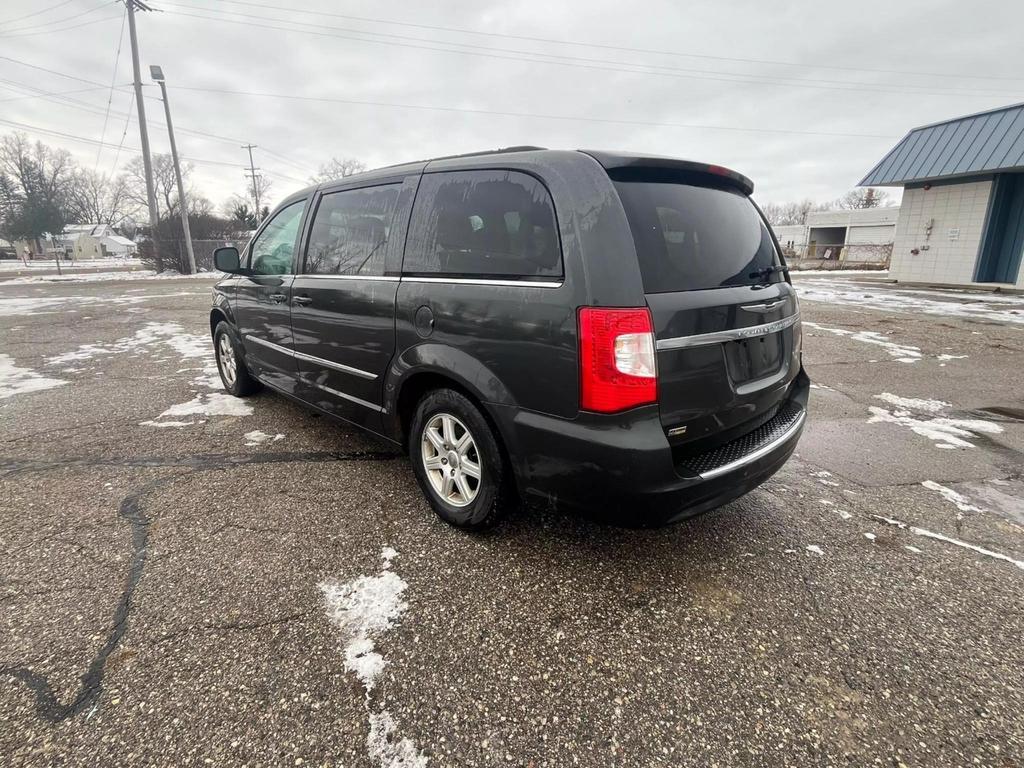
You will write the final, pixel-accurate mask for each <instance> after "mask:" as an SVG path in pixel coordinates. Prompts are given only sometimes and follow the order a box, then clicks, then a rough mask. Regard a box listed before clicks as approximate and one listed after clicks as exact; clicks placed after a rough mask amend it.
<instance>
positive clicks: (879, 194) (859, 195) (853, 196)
mask: <svg viewBox="0 0 1024 768" xmlns="http://www.w3.org/2000/svg"><path fill="white" fill-rule="evenodd" d="M888 199H889V193H888V192H886V191H885V190H884V189H876V188H875V187H867V188H866V189H851V190H850V191H849V192H847V193H846V194H845V195H843V196H842V197H840V198H839V199H838V200H836V202H835V207H836V208H844V209H847V210H860V209H863V208H884V207H885V206H886V204H887V202H886V201H888Z"/></svg>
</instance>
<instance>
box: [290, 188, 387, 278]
mask: <svg viewBox="0 0 1024 768" xmlns="http://www.w3.org/2000/svg"><path fill="white" fill-rule="evenodd" d="M401 186H402V185H401V184H388V185H385V186H380V187H366V188H364V189H349V190H345V191H343V192H332V193H331V194H329V195H324V196H323V197H321V198H320V205H318V206H317V209H316V216H315V217H314V219H313V229H312V231H311V232H310V235H309V247H308V248H307V249H306V270H305V271H306V273H307V274H311V275H383V274H384V256H385V254H386V253H387V244H388V239H389V238H390V236H391V225H392V218H393V217H394V213H395V203H396V202H397V201H398V192H399V190H400V189H401Z"/></svg>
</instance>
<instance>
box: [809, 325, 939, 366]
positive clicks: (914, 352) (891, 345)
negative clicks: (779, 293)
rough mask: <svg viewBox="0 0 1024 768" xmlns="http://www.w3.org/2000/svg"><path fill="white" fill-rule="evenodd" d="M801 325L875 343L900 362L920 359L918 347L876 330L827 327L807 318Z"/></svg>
mask: <svg viewBox="0 0 1024 768" xmlns="http://www.w3.org/2000/svg"><path fill="white" fill-rule="evenodd" d="M803 326H804V327H805V328H814V329H815V330H818V331H825V332H826V333H831V334H833V335H834V336H848V337H849V338H851V339H853V340H854V341H859V342H862V343H864V344H874V345H877V346H879V347H881V348H882V349H884V350H885V351H886V353H888V354H889V355H890V356H892V357H894V358H896V359H897V360H899V361H900V362H901V363H916V362H918V361H919V360H920V359H921V348H920V347H914V346H911V345H909V344H898V343H896V342H895V341H891V340H889V339H887V338H886V337H885V336H883V335H882V334H880V333H878V332H877V331H848V330H846V329H845V328H829V327H828V326H824V325H819V324H818V323H812V322H810V321H809V320H804V321H803Z"/></svg>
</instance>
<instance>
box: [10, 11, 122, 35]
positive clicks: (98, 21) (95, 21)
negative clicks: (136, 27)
mask: <svg viewBox="0 0 1024 768" xmlns="http://www.w3.org/2000/svg"><path fill="white" fill-rule="evenodd" d="M117 18H120V14H118V15H115V16H104V17H103V18H102V19H93V20H92V21H83V22H81V23H79V24H72V25H71V26H69V27H61V28H60V29H41V30H39V31H38V32H11V33H7V32H4V33H2V34H0V37H2V38H4V39H6V38H9V37H32V36H33V35H52V34H54V33H56V32H67V31H68V30H70V29H78V28H79V27H87V26H89V25H90V24H101V23H103V22H104V21H111V20H113V19H117Z"/></svg>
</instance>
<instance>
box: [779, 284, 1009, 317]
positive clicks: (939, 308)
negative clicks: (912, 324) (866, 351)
mask: <svg viewBox="0 0 1024 768" xmlns="http://www.w3.org/2000/svg"><path fill="white" fill-rule="evenodd" d="M795 285H796V289H797V294H798V295H799V297H800V299H801V300H802V301H816V302H823V303H826V304H848V305H853V306H857V307H860V308H862V309H874V310H881V311H883V312H902V313H909V314H921V313H924V314H926V315H940V316H942V317H963V318H972V319H976V320H990V321H992V322H997V323H1013V324H1019V325H1024V297H1019V296H1013V295H1010V294H995V293H981V292H978V291H955V290H947V291H941V290H912V289H907V288H894V287H882V286H876V285H872V284H871V283H867V282H863V281H854V280H837V279H831V280H829V279H826V278H821V279H818V278H811V279H808V280H799V281H797V282H796V284H795ZM805 325H806V323H805Z"/></svg>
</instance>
